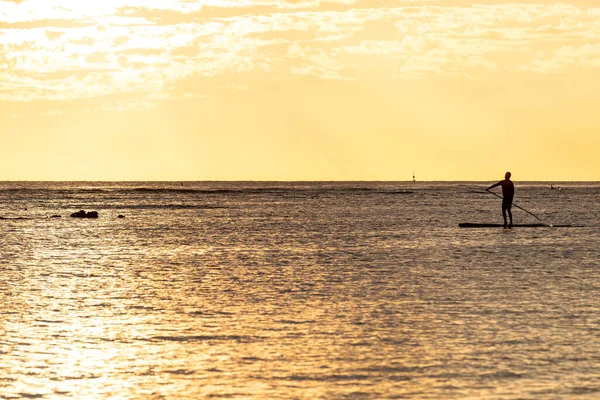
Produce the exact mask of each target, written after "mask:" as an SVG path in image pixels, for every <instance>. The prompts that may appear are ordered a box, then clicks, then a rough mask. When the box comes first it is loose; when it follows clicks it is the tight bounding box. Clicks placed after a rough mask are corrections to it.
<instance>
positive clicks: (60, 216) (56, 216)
mask: <svg viewBox="0 0 600 400" xmlns="http://www.w3.org/2000/svg"><path fill="white" fill-rule="evenodd" d="M50 218H62V215H58V214H55V215H53V216H51V217H50Z"/></svg>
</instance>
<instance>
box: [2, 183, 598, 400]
mask: <svg viewBox="0 0 600 400" xmlns="http://www.w3.org/2000/svg"><path fill="white" fill-rule="evenodd" d="M516 184H517V195H516V201H517V204H519V205H520V206H521V207H524V208H525V209H527V210H529V211H531V212H533V213H534V214H536V215H537V216H538V217H540V218H541V219H542V220H543V221H544V222H545V223H551V224H570V225H579V226H580V227H574V228H550V227H546V228H536V229H524V228H522V229H517V228H515V229H512V230H504V229H480V230H479V229H460V228H458V223H459V222H497V223H501V222H502V217H501V213H500V200H499V199H497V198H495V197H493V196H491V195H489V194H486V193H480V192H481V190H482V189H484V188H485V187H487V186H488V185H489V182H486V183H364V182H360V183H217V182H213V183H202V182H198V183H192V182H185V183H147V182H135V183H133V182H130V183H18V182H13V183H0V216H1V217H2V218H3V219H0V278H1V279H0V304H1V305H2V306H1V309H0V398H9V399H11V398H44V399H52V398H90V399H105V398H150V399H162V398H164V399H175V398H190V399H192V398H193V399H196V398H203V397H204V398H271V399H276V398H282V399H288V398H328V399H329V398H345V397H348V398H373V399H380V398H433V399H439V398H444V399H451V398H461V399H464V398H490V399H492V398H493V399H502V398H507V399H508V398H511V399H512V398H523V399H548V398H561V399H562V398H595V397H596V398H597V397H600V373H599V372H598V371H599V370H600V312H599V311H600V297H599V296H598V294H599V288H600V272H599V266H600V245H599V244H600V204H599V201H598V200H599V198H600V197H599V196H600V184H597V183H586V184H583V183H561V184H558V186H560V187H561V188H562V190H550V184H549V183H548V184H546V183H519V182H517V183H516ZM556 185H557V184H555V186H556ZM80 209H85V210H88V211H89V210H96V211H98V212H99V214H100V218H98V219H74V218H70V217H69V214H71V213H72V212H75V211H78V210H80ZM119 214H123V215H125V218H117V216H118V215H119ZM514 214H515V220H516V221H515V222H520V223H533V222H537V221H536V220H535V219H534V218H533V217H532V216H531V215H529V214H527V213H525V212H522V211H520V210H514ZM53 215H61V216H62V218H50V217H51V216H53Z"/></svg>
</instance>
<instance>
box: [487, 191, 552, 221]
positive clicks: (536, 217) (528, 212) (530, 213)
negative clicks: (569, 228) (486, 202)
mask: <svg viewBox="0 0 600 400" xmlns="http://www.w3.org/2000/svg"><path fill="white" fill-rule="evenodd" d="M485 191H486V192H488V193H491V194H493V195H494V196H496V197H498V198H501V199H502V198H503V197H502V196H500V195H497V194H496V193H494V192H491V191H489V190H488V189H485ZM512 205H513V206H515V207H517V208H518V209H521V210H523V211H525V212H526V213H527V214H529V215H533V216H534V217H535V219H537V220H538V221H540V222H541V223H542V224H544V225H548V226H549V227H552V224H547V223H545V222H544V221H542V220H541V219H539V218H538V216H537V215H535V214H534V213H532V212H530V211H527V210H526V209H524V208H523V207H519V206H518V205H516V204H515V203H512Z"/></svg>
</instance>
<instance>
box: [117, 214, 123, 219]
mask: <svg viewBox="0 0 600 400" xmlns="http://www.w3.org/2000/svg"><path fill="white" fill-rule="evenodd" d="M117 218H125V216H124V215H123V214H119V215H117Z"/></svg>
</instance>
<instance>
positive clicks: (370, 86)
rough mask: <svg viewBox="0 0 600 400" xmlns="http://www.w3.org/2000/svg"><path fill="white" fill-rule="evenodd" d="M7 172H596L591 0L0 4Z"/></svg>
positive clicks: (158, 175)
mask: <svg viewBox="0 0 600 400" xmlns="http://www.w3.org/2000/svg"><path fill="white" fill-rule="evenodd" d="M0 140H1V142H0V180H409V179H412V173H413V171H414V172H415V174H416V176H417V179H418V180H483V181H495V180H499V179H501V178H502V177H503V176H504V172H505V171H507V170H510V171H511V172H512V173H513V179H514V180H516V181H518V180H600V157H599V156H598V153H599V150H600V3H599V2H598V0H570V1H568V2H567V1H564V2H563V3H559V2H554V1H549V0H537V1H535V0H529V1H518V0H513V1H511V2H507V1H501V0H488V1H486V0H480V1H468V0H331V1H324V0H323V1H317V0H288V1H285V0H235V1H234V0H230V1H217V0H198V1H192V0H101V1H88V0H11V1H6V0H4V1H3V0H0Z"/></svg>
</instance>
